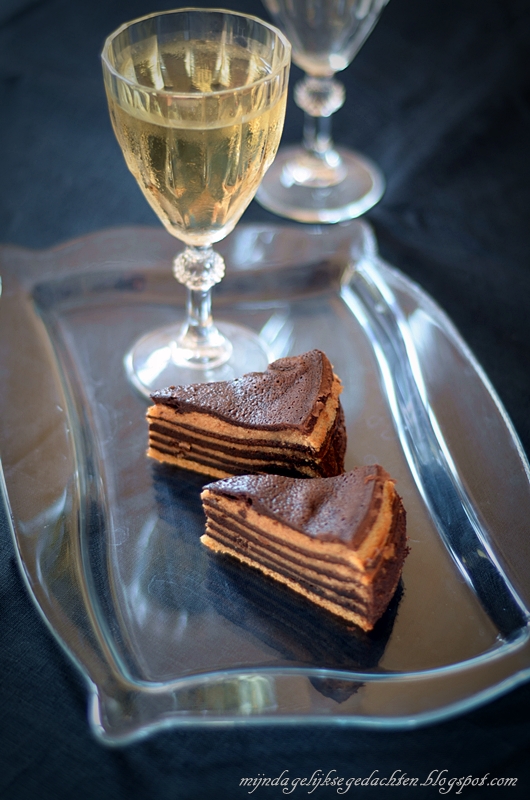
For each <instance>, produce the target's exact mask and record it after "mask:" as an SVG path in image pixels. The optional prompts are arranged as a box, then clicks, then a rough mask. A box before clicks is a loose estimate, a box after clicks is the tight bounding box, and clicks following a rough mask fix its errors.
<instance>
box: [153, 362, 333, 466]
mask: <svg viewBox="0 0 530 800" xmlns="http://www.w3.org/2000/svg"><path fill="white" fill-rule="evenodd" d="M341 391H342V384H341V382H340V380H339V378H338V377H337V376H336V375H335V374H334V373H333V368H332V366H331V364H330V362H329V360H328V358H327V356H326V355H325V354H324V353H322V352H321V351H320V350H311V351H310V352H308V353H304V354H303V355H300V356H291V357H288V358H280V359H278V360H277V361H274V362H273V363H272V364H269V366H268V367H267V369H266V370H265V372H252V373H249V374H248V375H244V376H243V377H241V378H237V379H236V380H233V381H218V382H216V383H198V384H192V385H190V386H170V387H169V388H168V389H164V390H162V391H158V392H154V393H153V394H152V395H151V398H152V400H153V403H154V404H153V405H152V406H151V407H150V408H149V409H148V411H147V419H148V423H149V449H148V451H147V454H148V455H149V456H151V457H152V458H155V459H157V460H158V461H163V462H168V463H171V464H176V465H177V466H180V467H185V468H186V469H191V470H194V471H195V472H201V473H203V474H205V475H209V476H212V477H214V478H225V477H228V476H232V475H244V474H247V473H251V472H271V473H277V474H282V475H291V476H301V477H309V478H312V477H324V476H331V475H339V474H340V473H341V472H342V471H343V470H344V453H345V450H346V429H345V425H344V413H343V410H342V406H341V404H340V399H339V395H340V393H341Z"/></svg>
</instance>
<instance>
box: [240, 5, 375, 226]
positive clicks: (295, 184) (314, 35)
mask: <svg viewBox="0 0 530 800" xmlns="http://www.w3.org/2000/svg"><path fill="white" fill-rule="evenodd" d="M263 2H264V4H265V6H266V7H267V9H268V11H269V12H270V14H271V15H272V18H273V19H274V21H275V23H276V24H277V25H278V26H279V27H280V28H282V30H284V31H285V33H286V34H287V36H288V38H289V39H290V41H291V44H292V48H293V61H294V63H295V64H296V65H297V66H299V67H300V68H301V69H303V70H304V72H305V73H306V75H305V77H304V79H303V80H301V81H300V82H299V83H297V84H296V86H295V92H294V99H295V102H296V103H297V105H298V106H300V108H302V109H303V111H304V112H305V123H304V136H303V144H302V145H301V146H295V147H285V148H283V147H282V148H280V151H279V153H278V156H277V158H276V161H275V163H274V166H273V168H272V169H271V170H270V171H269V173H268V174H267V176H266V177H265V179H264V180H263V181H262V183H261V186H260V188H259V190H258V192H257V194H256V199H257V200H258V201H259V202H260V203H261V204H262V205H263V206H265V208H268V209H269V210H270V211H273V212H274V213H276V214H280V215H281V216H284V217H289V218H290V219H295V220H298V221H299V222H313V223H318V222H340V221H341V220H346V219H352V218H353V217H358V216H359V215H360V214H363V213H364V212H365V211H367V210H368V209H369V208H371V207H372V206H373V205H375V203H377V202H378V200H379V199H380V198H381V195H382V194H383V191H384V188H385V183H384V179H383V176H382V174H381V172H380V170H379V168H378V167H377V166H376V165H375V164H373V162H371V161H370V160H369V159H368V158H366V157H365V156H361V155H359V153H356V152H353V151H352V150H348V149H346V148H341V147H335V145H334V144H333V140H332V138H331V115H332V114H333V113H334V112H335V111H337V110H338V109H339V108H340V107H341V106H342V105H343V103H344V100H345V91H344V86H343V85H342V84H341V83H340V82H339V81H337V80H336V79H335V78H334V75H335V73H336V72H339V71H340V70H343V69H345V68H346V67H347V66H348V65H349V64H350V62H351V61H352V59H353V58H354V56H355V55H356V54H357V52H358V51H359V49H360V48H361V45H362V44H363V43H364V41H365V40H366V38H367V37H368V35H369V34H370V32H371V31H372V28H373V27H374V25H375V24H376V22H377V20H378V19H379V16H380V14H381V12H382V10H383V8H384V6H385V5H386V4H387V2H388V0H263Z"/></svg>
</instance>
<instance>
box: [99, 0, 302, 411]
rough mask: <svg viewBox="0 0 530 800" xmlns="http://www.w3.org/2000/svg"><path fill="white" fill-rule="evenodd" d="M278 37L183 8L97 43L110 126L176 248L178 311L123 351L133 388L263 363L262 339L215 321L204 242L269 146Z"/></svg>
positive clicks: (275, 107) (275, 123)
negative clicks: (181, 318)
mask: <svg viewBox="0 0 530 800" xmlns="http://www.w3.org/2000/svg"><path fill="white" fill-rule="evenodd" d="M290 51H291V47H290V43H289V41H288V40H287V38H286V37H285V35H284V34H283V33H281V32H280V31H279V30H277V29H276V28H275V27H273V26H272V25H269V24H268V23H266V22H263V21H262V20H260V19H258V18H256V17H252V16H248V15H245V14H239V13H236V12H229V11H224V10H216V9H208V10H204V9H199V8H184V9H178V10H175V11H168V12H162V13H157V14H151V15H149V16H146V17H142V18H141V19H137V20H133V21H132V22H128V23H126V24H124V25H122V26H121V27H120V28H119V29H118V30H117V31H115V32H114V33H113V34H111V35H110V36H109V37H108V39H107V40H106V42H105V45H104V49H103V52H102V62H103V74H104V80H105V89H106V93H107V99H108V104H109V110H110V117H111V121H112V126H113V128H114V132H115V134H116V138H117V139H118V142H119V144H120V146H121V148H122V151H123V155H124V156H125V161H126V163H127V166H128V167H129V169H130V171H131V172H132V174H133V175H134V177H135V178H136V180H137V182H138V184H139V186H140V188H141V190H142V192H143V194H144V195H145V197H146V199H147V202H148V203H149V204H150V205H151V207H152V208H153V210H154V211H155V213H156V214H157V216H158V218H159V219H160V220H161V222H162V223H163V225H164V227H165V228H166V230H167V231H169V233H170V234H172V235H173V236H175V237H176V238H177V239H179V240H180V241H181V242H183V243H184V245H185V247H184V250H183V251H182V252H180V253H179V254H178V255H177V256H176V258H175V260H174V262H173V272H174V275H175V277H176V278H177V280H178V281H180V282H181V283H182V284H184V285H185V286H186V287H187V318H186V320H185V322H184V324H182V323H180V324H179V323H175V324H174V325H170V326H167V327H164V328H161V329H158V330H154V331H150V332H148V333H146V334H145V335H143V336H142V337H141V338H140V339H139V340H138V341H137V342H136V343H135V344H134V345H133V347H132V349H131V350H130V352H129V353H127V355H126V358H125V366H126V370H127V374H128V377H129V379H130V380H131V381H132V383H133V384H134V385H135V386H136V388H137V389H139V390H140V391H141V392H142V393H143V394H144V395H148V394H149V393H150V392H152V391H154V390H156V389H160V388H163V387H164V386H170V385H174V384H186V383H195V382H201V381H208V380H222V379H231V378H234V377H237V376H238V375H241V374H244V373H245V372H249V371H252V370H262V369H265V367H266V365H267V363H268V360H269V359H268V353H267V348H266V345H265V344H264V343H263V342H262V341H261V339H260V338H259V336H258V335H257V334H255V333H254V332H253V331H251V330H249V329H246V328H244V327H242V326H238V325H235V324H233V323H231V322H224V323H219V325H215V324H214V323H213V320H212V313H211V291H212V287H213V286H214V285H215V284H216V283H218V282H219V281H220V280H221V279H222V277H223V275H224V271H225V265H224V261H223V259H222V257H221V256H220V255H219V254H218V253H216V252H215V251H214V249H213V247H212V245H213V244H215V243H216V242H219V241H221V240H222V239H223V238H224V237H225V236H226V235H227V234H228V233H230V231H231V230H232V229H233V228H234V227H235V225H236V223H237V221H238V220H239V218H240V217H241V215H242V213H243V211H244V210H245V208H246V207H247V206H248V204H249V203H250V201H251V200H252V199H253V197H254V195H255V193H256V190H257V188H258V186H259V184H260V181H261V179H262V177H263V175H264V173H265V172H266V170H267V169H268V167H269V166H270V165H271V163H272V162H273V160H274V157H275V155H276V151H277V149H278V145H279V141H280V138H281V133H282V130H283V121H284V116H285V104H286V97H287V86H288V79H289V67H290Z"/></svg>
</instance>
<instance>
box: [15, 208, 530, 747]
mask: <svg viewBox="0 0 530 800" xmlns="http://www.w3.org/2000/svg"><path fill="white" fill-rule="evenodd" d="M219 249H220V250H221V251H222V252H223V255H224V256H225V259H226V262H227V265H228V269H227V275H226V278H225V279H224V280H223V282H222V283H221V284H220V286H219V287H218V289H217V291H216V295H215V299H214V309H215V314H216V317H217V319H219V320H221V319H226V320H235V321H238V322H241V323H243V324H247V325H250V326H251V327H252V328H253V329H254V330H256V331H260V332H261V334H262V335H263V336H264V337H265V338H266V339H267V341H268V343H269V346H270V348H271V350H272V352H273V354H274V356H275V357H280V356H283V355H287V354H295V353H300V352H304V351H306V350H309V349H311V348H313V347H318V348H321V349H322V350H324V351H325V352H326V353H327V354H328V356H329V357H330V359H331V361H332V363H333V364H334V366H335V370H336V372H337V373H338V374H339V375H340V376H341V378H342V380H343V383H344V392H343V395H342V399H343V405H344V409H345V414H346V420H347V429H348V451H347V468H351V467H353V466H354V465H355V464H366V463H374V462H379V463H381V464H382V465H383V466H384V467H385V468H386V469H387V470H388V471H389V472H390V473H391V474H392V475H393V477H395V478H396V479H397V487H398V491H399V493H400V494H401V495H402V497H403V500H404V505H405V507H406V509H407V514H408V535H409V544H410V555H409V557H408V559H407V561H406V563H405V568H404V571H403V578H402V582H401V585H400V587H399V588H398V591H397V593H396V596H395V597H394V599H393V601H392V603H391V604H390V606H389V609H388V611H387V612H386V614H385V615H384V617H383V618H382V619H381V621H380V622H379V623H378V624H377V626H376V628H375V629H374V631H373V632H372V633H370V634H366V633H363V632H361V631H359V630H358V629H356V628H354V627H351V626H350V627H349V626H347V625H344V624H341V623H340V622H338V621H337V620H335V618H333V617H331V616H329V615H328V614H327V613H325V612H321V611H319V610H318V609H316V608H313V607H310V606H309V605H307V604H306V603H305V601H303V600H302V599H299V598H298V597H297V596H293V595H292V593H290V592H289V591H288V590H285V589H283V587H281V586H276V585H272V584H271V583H270V582H269V581H268V580H267V579H265V578H264V577H262V576H261V575H259V574H255V573H254V571H252V570H247V569H244V568H242V567H240V566H238V565H237V564H236V563H233V562H232V561H230V560H229V559H226V558H221V557H219V556H215V555H214V554H212V553H210V552H209V551H207V550H206V548H204V547H203V546H202V545H201V544H200V542H199V536H200V534H201V532H202V530H203V525H204V520H203V515H202V510H201V505H200V500H199V492H200V489H201V485H202V483H203V479H202V478H200V477H199V476H196V475H193V474H191V473H187V472H184V471H180V470H177V469H172V468H168V467H165V466H163V465H160V464H156V463H154V462H152V461H151V460H149V459H147V458H146V456H145V449H146V438H147V427H146V422H145V419H144V414H145V409H146V401H145V400H144V399H143V398H142V397H141V396H140V395H139V394H137V393H136V392H135V390H134V389H133V388H132V386H131V385H130V384H129V383H128V382H127V379H126V377H125V372H124V367H123V356H124V354H125V353H126V352H127V351H128V349H129V347H130V345H131V344H132V343H133V341H135V339H136V338H138V337H139V336H141V335H142V334H144V333H145V332H146V331H148V330H150V329H152V328H154V327H156V326H158V325H163V324H165V323H167V322H170V321H173V320H174V319H175V317H176V316H178V315H179V314H180V312H181V310H182V308H183V304H184V294H183V290H182V289H181V287H180V286H179V285H178V284H177V282H176V281H175V280H174V279H173V277H172V274H171V259H172V258H173V256H174V251H175V242H174V240H173V239H171V237H169V236H168V235H167V234H166V233H165V232H164V231H162V230H160V231H158V230H155V229H148V228H146V229H125V230H123V229H121V230H111V231H107V232H103V233H99V234H96V235H93V236H88V237H86V238H84V239H80V240H77V241H74V242H72V243H69V244H66V245H64V246H62V247H58V248H55V249H53V250H49V251H46V252H33V251H28V250H23V249H20V248H15V247H5V248H2V250H1V251H0V274H1V275H2V277H3V297H2V299H1V301H0V407H1V420H2V424H1V433H0V453H1V455H2V460H3V467H4V473H5V486H4V487H3V493H4V496H5V497H4V499H5V502H6V504H9V505H8V508H9V510H10V518H11V519H12V527H13V536H14V542H15V546H16V550H17V553H18V557H19V561H20V566H21V571H22V575H23V577H24V579H25V582H26V585H27V587H28V589H29V591H30V593H31V595H32V597H33V598H34V600H35V602H36V604H37V607H38V608H39V609H40V611H41V613H42V616H43V617H44V619H45V621H46V622H47V624H48V626H49V627H50V629H51V631H52V632H53V633H54V635H55V636H56V638H57V640H58V641H59V642H60V644H61V645H62V647H63V648H64V650H65V651H66V653H67V654H68V655H69V656H70V658H71V659H72V660H73V661H74V663H75V664H76V665H77V666H78V667H79V669H80V670H81V672H82V674H83V676H84V677H85V679H86V681H87V684H88V687H89V693H90V703H89V718H90V725H91V727H92V729H93V731H94V733H95V734H96V735H97V736H98V737H99V738H100V739H101V740H103V741H104V742H106V743H109V744H119V743H126V742H128V741H132V740H135V739H137V738H139V737H142V736H145V735H147V734H149V733H150V732H152V731H154V730H156V729H160V728H163V727H170V726H184V725H205V724H220V723H226V724H252V723H258V724H265V723H274V724H279V723H298V724H299V723H301V722H308V723H312V724H315V723H326V724H333V723H335V724H341V725H344V724H346V725H363V726H372V727H375V728H378V727H379V728H383V727H386V728H398V727H410V726H415V725H419V724H423V723H426V722H432V721H435V720H439V719H442V718H446V717H449V716H451V715H454V714H456V713H459V712H461V711H463V710H465V709H469V708H471V707H473V706H476V705H477V704H480V703H483V702H485V701H487V700H489V699H491V698H492V697H494V696H496V695H498V694H499V693H501V692H503V691H506V690H508V689H509V688H511V687H513V686H515V685H516V684H517V683H519V682H521V681H523V680H526V679H527V678H528V677H529V675H530V644H529V635H528V611H527V608H528V607H530V577H529V573H528V568H527V565H528V563H530V544H529V536H528V519H530V483H529V469H528V464H527V462H526V459H525V457H524V454H523V452H522V449H521V447H520V444H519V442H518V440H517V437H516V436H515V434H514V431H513V429H512V426H511V424H510V421H509V420H508V418H507V416H506V413H505V412H504V410H503V408H502V406H501V404H500V402H499V400H498V399H497V397H496V395H495V393H494V392H493V390H492V388H491V386H490V384H489V383H488V381H487V379H486V378H485V376H484V374H483V373H482V371H481V369H480V368H479V366H478V365H477V363H476V362H475V360H474V358H473V356H472V355H471V353H470V352H469V350H468V349H467V347H466V345H465V344H464V342H463V341H462V339H461V338H460V337H459V335H458V333H457V332H456V331H455V329H454V327H453V326H452V325H451V323H450V322H449V320H448V319H447V317H446V316H445V315H444V314H443V313H442V312H441V311H440V309H439V308H438V307H437V306H436V305H435V304H434V302H433V301H432V300H431V299H430V298H429V297H428V296H426V295H425V293H424V292H423V291H422V290H421V289H420V288H419V287H418V286H417V285H415V284H413V283H412V282H411V281H410V280H408V279H407V278H406V277H405V276H404V275H403V274H401V273H400V272H398V271H397V270H395V269H393V268H391V267H389V266H388V265H386V264H384V263H382V261H381V260H380V259H379V258H378V256H377V252H376V248H375V244H374V239H373V236H372V234H371V231H370V229H369V228H368V227H367V225H366V224H364V223H362V222H359V221H353V222H351V223H347V224H344V225H337V226H330V227H324V228H308V227H300V226H297V227H293V226H291V227H289V226H285V227H284V226H278V227H275V226H270V227H255V226H248V225H247V226H245V225H240V226H239V228H238V229H237V230H236V232H235V233H234V234H232V235H231V236H230V237H229V238H228V239H227V240H226V242H225V243H224V244H223V245H222V246H220V248H219ZM7 498H9V501H8V499H7Z"/></svg>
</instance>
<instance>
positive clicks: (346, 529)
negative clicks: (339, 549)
mask: <svg viewBox="0 0 530 800" xmlns="http://www.w3.org/2000/svg"><path fill="white" fill-rule="evenodd" d="M388 480H391V478H390V475H389V474H388V473H387V472H386V471H385V470H384V469H383V467H380V466H379V465H378V464H375V465H373V466H368V467H356V468H355V469H353V470H351V471H350V472H346V473H344V474H343V475H338V476H336V477H334V478H312V479H304V478H286V477H283V476H280V475H241V476H237V477H235V478H226V479H224V480H221V481H216V482H215V483H210V484H208V485H207V486H205V487H204V488H205V490H209V491H210V492H212V493H213V494H218V495H223V496H225V497H233V498H235V499H239V500H244V501H245V502H246V503H247V504H248V505H251V506H252V507H253V508H254V510H255V511H257V512H258V513H260V514H264V515H266V516H268V517H272V518H273V519H276V520H278V521H279V522H282V523H284V524H287V525H289V527H291V528H293V529H294V530H297V531H299V532H300V533H304V534H306V535H307V536H310V537H312V538H315V539H320V540H322V541H339V542H341V543H342V544H345V545H347V546H348V547H350V548H351V549H352V550H357V549H358V548H359V547H360V546H361V544H362V542H363V541H364V539H365V538H366V536H367V535H368V533H369V531H370V530H371V527H372V525H373V523H374V521H375V519H376V517H377V515H378V513H379V509H380V507H381V503H382V500H383V486H384V484H385V482H386V481H388Z"/></svg>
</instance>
